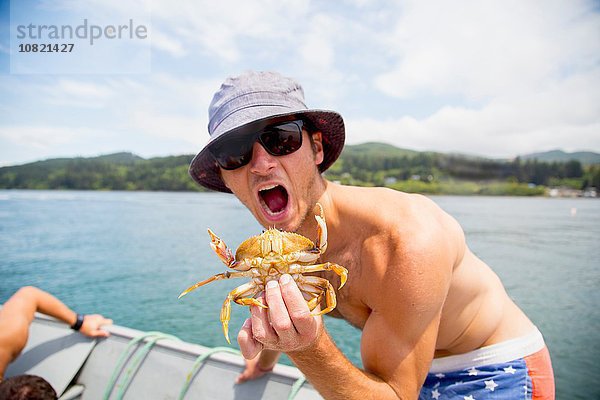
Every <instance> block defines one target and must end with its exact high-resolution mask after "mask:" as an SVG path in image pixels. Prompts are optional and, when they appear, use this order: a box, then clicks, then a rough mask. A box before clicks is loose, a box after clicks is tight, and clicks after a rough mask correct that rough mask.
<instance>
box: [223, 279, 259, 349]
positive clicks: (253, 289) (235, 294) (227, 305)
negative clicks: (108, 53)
mask: <svg viewBox="0 0 600 400" xmlns="http://www.w3.org/2000/svg"><path fill="white" fill-rule="evenodd" d="M259 291H260V287H259V286H258V285H257V284H256V283H255V282H248V283H245V284H243V285H241V286H238V287H236V288H235V289H233V290H232V291H231V292H229V294H228V295H227V297H226V298H225V301H224V302H223V307H221V324H222V325H223V334H224V335H225V339H227V343H229V344H231V341H230V340H229V319H230V318H231V301H232V300H233V301H235V302H236V303H238V304H241V305H243V306H250V305H255V306H259V307H262V308H268V307H267V306H265V305H264V304H263V303H261V302H260V301H259V300H257V299H254V298H252V297H243V298H242V296H254V295H255V294H256V293H258V292H259Z"/></svg>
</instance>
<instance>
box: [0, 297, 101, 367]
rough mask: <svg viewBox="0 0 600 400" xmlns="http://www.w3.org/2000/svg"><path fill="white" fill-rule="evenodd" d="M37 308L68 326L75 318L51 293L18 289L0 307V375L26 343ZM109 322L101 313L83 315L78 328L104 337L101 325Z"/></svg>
mask: <svg viewBox="0 0 600 400" xmlns="http://www.w3.org/2000/svg"><path fill="white" fill-rule="evenodd" d="M36 311H38V312H41V313H42V314H46V315H49V316H51V317H54V318H57V319H59V320H61V321H63V322H65V323H66V324H68V325H69V326H72V325H73V324H74V323H75V322H76V320H77V313H75V312H74V311H73V310H71V309H70V308H69V307H67V306H66V305H65V304H64V303H62V302H61V301H60V300H58V299H57V298H56V297H54V296H52V295H51V294H49V293H47V292H44V291H43V290H41V289H38V288H36V287H33V286H26V287H23V288H21V289H19V290H18V291H17V292H16V293H15V294H14V295H13V296H12V297H11V298H10V299H8V301H6V303H4V305H3V306H2V309H0V378H1V377H2V376H3V375H4V370H5V369H6V367H7V366H8V364H9V363H10V362H12V361H13V360H14V359H15V358H17V356H18V355H19V354H20V353H21V351H22V350H23V348H24V347H25V345H26V344H27V339H28V336H29V325H30V324H31V322H32V321H33V318H34V317H35V312H36ZM110 324H112V320H110V319H106V318H104V317H103V316H102V315H98V314H94V315H86V316H85V317H84V320H83V325H82V326H81V328H80V329H79V331H80V332H81V333H82V334H84V335H86V336H89V337H106V336H108V335H109V333H108V332H107V331H104V330H102V329H100V327H101V326H102V325H110Z"/></svg>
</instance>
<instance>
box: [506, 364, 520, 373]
mask: <svg viewBox="0 0 600 400" xmlns="http://www.w3.org/2000/svg"><path fill="white" fill-rule="evenodd" d="M504 372H506V373H507V374H513V375H514V374H515V372H517V370H516V369H514V368H513V367H512V365H510V366H509V367H508V368H504Z"/></svg>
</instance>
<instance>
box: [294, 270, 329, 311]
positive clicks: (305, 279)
mask: <svg viewBox="0 0 600 400" xmlns="http://www.w3.org/2000/svg"><path fill="white" fill-rule="evenodd" d="M298 282H299V285H298V286H299V287H300V288H301V289H302V290H306V291H308V292H309V293H314V290H315V289H318V290H319V291H320V292H321V293H323V292H325V304H326V307H325V308H324V309H323V310H321V311H319V312H317V313H314V312H313V313H312V315H314V316H318V315H323V314H327V313H328V312H330V311H331V310H333V309H334V308H335V306H336V305H337V300H336V298H335V290H334V289H333V286H331V283H329V281H328V280H327V279H325V278H319V277H318V276H302V275H301V276H300V277H299V278H298ZM320 297H321V296H318V297H315V298H314V299H312V300H310V301H309V302H308V304H309V309H310V310H311V311H312V310H313V309H314V308H316V306H317V305H318V304H319V303H320V302H316V299H320ZM311 303H314V304H311ZM311 306H312V308H311Z"/></svg>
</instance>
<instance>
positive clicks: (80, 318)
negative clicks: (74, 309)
mask: <svg viewBox="0 0 600 400" xmlns="http://www.w3.org/2000/svg"><path fill="white" fill-rule="evenodd" d="M84 318H85V315H83V314H77V320H76V321H75V323H74V324H73V325H71V329H73V330H74V331H78V330H80V329H81V326H82V325H83V319H84Z"/></svg>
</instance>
